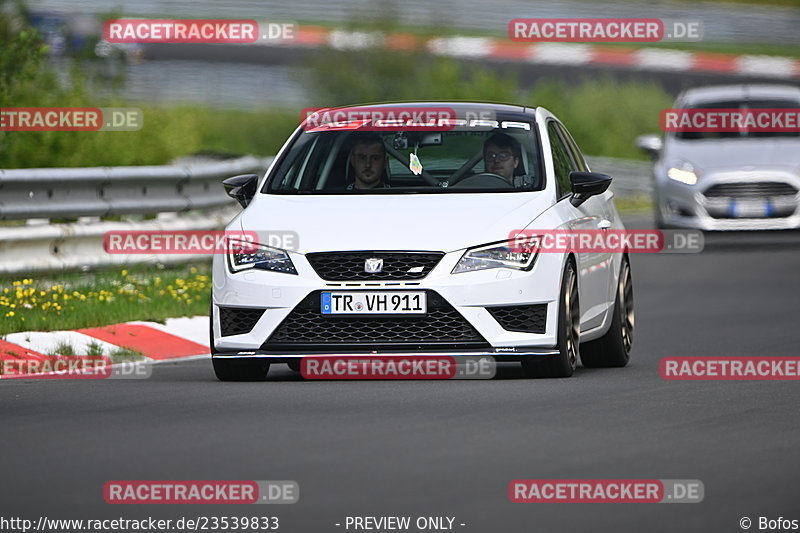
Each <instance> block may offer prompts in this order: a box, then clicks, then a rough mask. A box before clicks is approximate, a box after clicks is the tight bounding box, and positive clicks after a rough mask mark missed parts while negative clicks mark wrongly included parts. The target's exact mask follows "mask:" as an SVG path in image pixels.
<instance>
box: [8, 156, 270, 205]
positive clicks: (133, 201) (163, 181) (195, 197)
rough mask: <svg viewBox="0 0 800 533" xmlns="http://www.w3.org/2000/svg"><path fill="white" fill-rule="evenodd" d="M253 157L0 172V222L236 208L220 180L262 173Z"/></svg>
mask: <svg viewBox="0 0 800 533" xmlns="http://www.w3.org/2000/svg"><path fill="white" fill-rule="evenodd" d="M271 160H272V159H271V158H269V159H259V158H256V157H252V156H247V157H242V158H239V159H234V160H230V161H222V162H213V163H202V164H200V163H197V164H189V165H171V166H142V167H93V168H30V169H18V170H0V220H14V219H17V220H19V219H31V218H45V219H50V218H77V217H86V216H94V217H102V216H110V215H130V214H137V215H148V214H156V213H165V212H174V213H180V212H185V211H191V210H195V209H209V208H219V207H224V206H226V205H232V204H233V200H231V199H230V198H229V197H228V196H227V195H226V194H225V191H224V190H223V189H222V187H221V186H220V181H221V180H223V179H225V178H229V177H231V176H235V175H237V174H248V173H263V172H264V171H265V170H266V167H267V166H268V165H269V163H270V162H271Z"/></svg>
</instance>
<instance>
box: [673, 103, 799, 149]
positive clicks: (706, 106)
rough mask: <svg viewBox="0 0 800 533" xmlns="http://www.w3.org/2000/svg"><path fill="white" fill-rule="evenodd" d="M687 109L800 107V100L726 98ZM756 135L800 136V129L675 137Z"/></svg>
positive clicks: (689, 132)
mask: <svg viewBox="0 0 800 533" xmlns="http://www.w3.org/2000/svg"><path fill="white" fill-rule="evenodd" d="M685 108H686V109H739V110H742V111H746V110H748V109H799V108H800V101H798V100H791V99H777V98H771V99H768V98H762V99H753V100H725V101H715V102H702V103H697V104H695V105H690V106H685ZM756 137H800V131H763V130H762V131H748V130H746V129H742V130H741V131H712V132H694V131H684V132H677V133H676V134H675V138H677V139H683V140H687V141H691V140H704V139H752V138H756Z"/></svg>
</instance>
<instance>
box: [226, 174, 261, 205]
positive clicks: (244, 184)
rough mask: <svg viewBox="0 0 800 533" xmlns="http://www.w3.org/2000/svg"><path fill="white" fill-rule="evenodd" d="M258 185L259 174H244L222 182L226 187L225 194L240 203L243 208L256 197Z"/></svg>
mask: <svg viewBox="0 0 800 533" xmlns="http://www.w3.org/2000/svg"><path fill="white" fill-rule="evenodd" d="M257 185H258V174H243V175H241V176H234V177H232V178H228V179H226V180H225V181H223V182H222V186H223V187H225V192H226V193H227V194H228V196H230V197H231V198H233V199H234V200H236V201H237V202H239V205H241V206H242V207H247V205H248V204H249V203H250V201H251V200H252V199H253V197H254V196H255V195H256V186H257Z"/></svg>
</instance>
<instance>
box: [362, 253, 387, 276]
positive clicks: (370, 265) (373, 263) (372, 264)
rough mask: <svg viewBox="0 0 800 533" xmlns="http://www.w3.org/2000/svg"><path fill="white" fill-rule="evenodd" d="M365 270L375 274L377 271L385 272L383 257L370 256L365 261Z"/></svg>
mask: <svg viewBox="0 0 800 533" xmlns="http://www.w3.org/2000/svg"><path fill="white" fill-rule="evenodd" d="M364 272H367V273H371V274H374V273H376V272H383V259H378V258H377V257H370V258H369V259H367V260H366V261H364Z"/></svg>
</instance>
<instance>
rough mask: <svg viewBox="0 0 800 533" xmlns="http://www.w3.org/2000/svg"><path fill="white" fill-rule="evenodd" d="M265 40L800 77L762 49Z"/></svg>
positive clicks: (791, 63) (460, 39)
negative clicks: (747, 52) (750, 51)
mask: <svg viewBox="0 0 800 533" xmlns="http://www.w3.org/2000/svg"><path fill="white" fill-rule="evenodd" d="M258 44H260V45H267V46H275V45H277V46H287V47H292V46H298V47H305V48H315V47H324V46H329V47H331V48H334V49H337V50H363V49H365V48H372V47H383V48H386V49H389V50H427V51H428V52H430V53H432V54H436V55H440V56H446V57H455V58H463V59H490V60H502V61H517V62H520V63H532V64H548V65H573V66H578V65H598V66H614V67H623V68H630V69H639V70H651V71H669V72H711V73H718V74H729V75H733V76H761V77H768V78H778V79H781V78H783V79H792V78H800V60H796V59H792V58H788V57H779V56H765V55H735V54H723V53H711V52H688V51H683V50H667V49H662V48H638V49H636V48H621V47H615V46H603V45H593V44H584V43H520V42H514V41H511V40H510V39H497V38H491V37H465V36H452V37H435V38H428V39H426V38H422V37H418V36H415V35H411V34H404V33H393V34H383V33H376V32H359V31H344V30H338V29H332V28H324V27H320V26H299V27H298V29H297V31H296V33H295V36H294V38H292V39H283V40H281V39H268V40H261V41H258Z"/></svg>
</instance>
